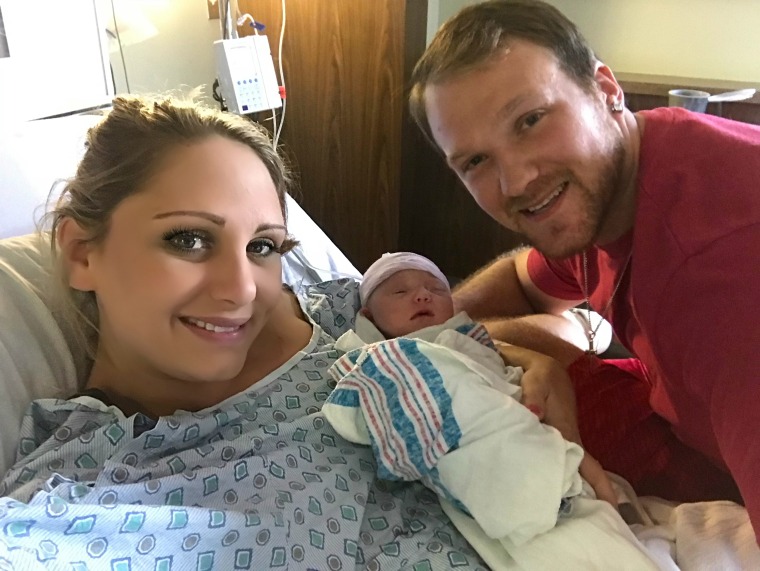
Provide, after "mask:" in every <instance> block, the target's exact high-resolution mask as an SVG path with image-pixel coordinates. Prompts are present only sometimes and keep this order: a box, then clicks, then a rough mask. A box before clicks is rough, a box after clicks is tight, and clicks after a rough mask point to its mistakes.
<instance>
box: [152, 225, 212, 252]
mask: <svg viewBox="0 0 760 571" xmlns="http://www.w3.org/2000/svg"><path fill="white" fill-rule="evenodd" d="M163 241H164V243H165V244H166V246H167V247H168V248H169V249H171V250H174V251H175V252H179V253H183V254H197V253H199V252H202V251H204V250H208V249H209V248H210V247H211V246H212V240H211V237H210V236H209V235H208V233H207V232H203V231H201V230H196V229H192V228H182V227H180V228H172V229H171V230H168V231H167V232H164V235H163Z"/></svg>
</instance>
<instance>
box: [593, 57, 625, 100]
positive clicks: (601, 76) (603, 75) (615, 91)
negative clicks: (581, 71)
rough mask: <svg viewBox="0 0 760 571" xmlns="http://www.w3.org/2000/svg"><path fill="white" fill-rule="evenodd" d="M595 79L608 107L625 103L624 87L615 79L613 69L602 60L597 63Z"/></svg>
mask: <svg viewBox="0 0 760 571" xmlns="http://www.w3.org/2000/svg"><path fill="white" fill-rule="evenodd" d="M594 81H596V84H597V86H598V87H599V92H600V94H601V95H602V97H603V101H602V102H603V103H604V104H605V106H606V107H611V106H612V105H615V104H620V105H622V104H623V102H624V99H625V95H624V94H623V88H622V87H620V84H619V83H618V82H617V79H615V75H614V74H613V73H612V70H611V69H610V68H609V67H607V66H606V65H604V64H603V63H602V62H597V63H596V71H594Z"/></svg>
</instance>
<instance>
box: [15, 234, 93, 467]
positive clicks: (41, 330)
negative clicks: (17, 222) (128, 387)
mask: <svg viewBox="0 0 760 571" xmlns="http://www.w3.org/2000/svg"><path fill="white" fill-rule="evenodd" d="M50 267H51V260H50V250H49V246H48V243H47V241H46V240H45V239H44V237H42V238H41V237H39V236H37V235H34V234H33V235H28V236H22V237H18V238H8V239H5V240H0V389H1V390H0V474H4V473H5V471H6V470H7V469H8V468H9V467H10V466H11V465H12V464H13V461H14V459H15V455H16V446H17V444H18V432H19V427H20V425H21V418H22V417H23V414H24V411H25V410H26V408H27V406H28V405H29V403H30V402H31V401H32V400H33V399H36V398H45V397H57V396H61V397H67V396H70V395H71V394H73V393H74V392H76V390H77V379H78V378H84V372H85V370H86V367H87V359H86V355H85V354H84V352H83V351H81V350H80V351H78V352H77V355H76V356H75V355H74V354H73V353H72V350H71V348H70V347H69V345H68V343H67V341H66V339H67V338H68V339H73V336H72V333H71V330H70V328H68V327H67V326H66V324H65V323H61V324H59V323H58V322H57V320H56V318H55V317H54V315H55V313H56V312H55V311H54V310H55V307H53V301H52V300H53V296H52V295H51V289H50V286H51V284H52V280H51V277H50V272H49V270H50Z"/></svg>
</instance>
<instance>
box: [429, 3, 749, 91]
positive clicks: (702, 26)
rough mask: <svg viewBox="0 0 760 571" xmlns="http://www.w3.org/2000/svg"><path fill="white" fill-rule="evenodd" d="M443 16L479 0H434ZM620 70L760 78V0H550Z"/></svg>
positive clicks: (615, 68) (445, 16)
mask: <svg viewBox="0 0 760 571" xmlns="http://www.w3.org/2000/svg"><path fill="white" fill-rule="evenodd" d="M430 2H431V3H433V4H435V9H436V11H437V13H438V18H439V19H438V22H439V24H440V23H443V21H445V19H446V18H448V17H449V16H451V15H452V14H454V13H455V12H456V11H457V10H459V9H460V8H461V7H463V6H465V5H467V4H473V3H475V2H474V0H430ZM549 2H550V3H551V4H554V5H555V6H557V7H558V8H559V9H560V10H562V11H563V12H564V13H565V14H567V15H568V16H569V17H570V18H571V19H572V20H573V21H575V22H576V23H577V24H578V26H579V27H580V28H581V31H582V32H583V33H584V35H585V36H586V37H587V38H588V40H589V42H590V43H591V45H592V46H593V47H594V49H595V50H596V51H597V53H598V55H599V57H600V58H602V59H603V60H605V61H606V62H607V63H608V64H609V65H610V66H611V67H612V68H613V70H615V71H625V72H631V73H651V74H658V75H676V76H682V77H697V78H709V79H728V80H732V79H733V80H737V81H756V82H758V84H760V45H758V42H757V37H758V34H760V2H758V0H549Z"/></svg>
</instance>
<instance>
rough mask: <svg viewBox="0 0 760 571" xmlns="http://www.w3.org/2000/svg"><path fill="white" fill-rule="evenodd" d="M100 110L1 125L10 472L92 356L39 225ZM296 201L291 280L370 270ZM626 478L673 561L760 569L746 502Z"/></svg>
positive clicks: (1, 414) (0, 406)
mask: <svg viewBox="0 0 760 571" xmlns="http://www.w3.org/2000/svg"><path fill="white" fill-rule="evenodd" d="M97 120H98V116H97V115H96V114H83V115H73V116H69V117H61V118H54V119H46V120H41V121H33V122H26V123H18V124H15V125H12V126H10V127H7V126H6V127H4V128H3V129H2V130H0V474H2V473H4V472H5V470H6V469H7V468H8V467H9V465H10V463H12V459H13V455H14V450H15V447H16V444H17V439H18V438H17V435H18V427H19V424H20V420H21V416H22V414H23V411H24V409H25V408H26V406H27V405H28V403H29V402H30V401H31V400H32V399H35V398H43V397H50V396H64V395H67V394H72V393H73V392H74V390H75V389H76V386H75V385H76V379H77V378H81V374H82V370H83V367H84V366H85V365H84V364H83V363H82V362H77V360H76V359H74V358H73V357H72V352H71V351H70V349H69V346H68V343H67V338H68V335H69V334H70V331H69V330H68V329H67V326H66V323H63V322H60V321H57V320H56V318H55V316H54V315H53V314H52V312H51V311H50V309H49V307H48V304H49V303H50V300H49V298H48V297H47V295H48V292H47V291H46V287H45V283H46V280H47V275H46V274H45V271H44V267H45V264H46V263H47V256H48V255H49V253H48V251H47V248H46V244H45V243H44V242H43V241H40V240H39V239H38V238H36V237H35V234H34V233H35V231H36V230H37V227H36V221H37V220H39V218H40V216H41V215H42V214H43V213H44V209H45V207H44V205H45V203H46V201H47V200H48V199H49V198H53V199H54V198H56V197H57V194H58V193H59V192H60V190H61V188H62V186H61V185H60V183H59V182H58V181H60V180H61V179H64V178H66V177H68V176H70V175H71V174H73V172H74V169H75V166H76V163H77V161H78V159H79V157H80V156H81V154H82V152H83V142H84V137H85V133H86V130H87V129H88V128H89V127H90V126H92V125H93V124H94V123H95V122H96V121H97ZM51 188H52V189H53V190H52V193H51ZM287 207H288V219H289V220H288V222H289V230H290V232H291V233H292V234H293V235H294V236H295V237H296V238H297V239H298V240H300V242H301V245H300V246H299V247H298V248H296V249H295V250H294V251H293V252H292V253H290V254H288V255H287V256H286V258H285V259H284V263H283V278H284V281H285V282H287V283H289V284H292V285H293V286H294V287H295V288H296V289H298V288H300V287H303V286H305V285H308V284H312V283H316V282H319V281H323V280H327V279H333V278H337V277H353V278H360V277H361V276H360V273H359V272H358V271H357V270H356V268H355V267H354V266H353V264H352V263H351V262H350V260H348V259H347V258H346V256H345V255H344V254H343V253H342V252H341V251H340V249H339V248H338V247H337V246H336V245H335V244H334V243H333V242H332V241H331V240H330V238H329V237H328V236H327V235H326V234H325V233H324V232H323V231H322V230H321V229H320V228H319V227H318V226H317V225H316V224H315V223H314V221H313V220H311V218H310V217H309V216H308V214H307V213H306V212H304V210H303V209H302V208H301V207H300V206H299V205H298V203H297V202H296V201H295V200H293V199H292V198H291V197H288V201H287ZM48 379H56V381H55V382H56V385H55V386H52V385H51V384H50V381H48ZM618 488H619V491H620V495H621V498H622V499H623V500H624V501H626V502H628V503H630V504H631V505H632V506H634V507H635V508H636V509H637V511H638V513H639V514H643V517H640V518H638V523H635V524H634V525H633V526H632V529H634V532H635V533H636V535H637V537H638V538H639V540H640V541H641V542H642V543H643V544H644V545H645V546H646V547H647V548H648V549H649V551H650V552H651V553H652V554H653V557H656V559H657V560H658V561H660V562H661V567H662V568H663V569H705V570H707V569H737V570H738V569H760V550H758V547H757V544H756V543H755V539H754V534H753V532H752V528H751V526H750V524H749V521H748V518H747V515H746V511H745V510H744V509H743V508H741V507H739V506H737V505H735V504H731V503H729V502H711V503H703V504H684V505H680V506H676V505H673V504H669V503H667V502H664V501H661V500H658V499H656V498H643V499H641V498H636V497H635V496H633V494H632V490H630V489H629V488H626V486H625V483H624V482H622V483H620V485H619V486H618Z"/></svg>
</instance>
